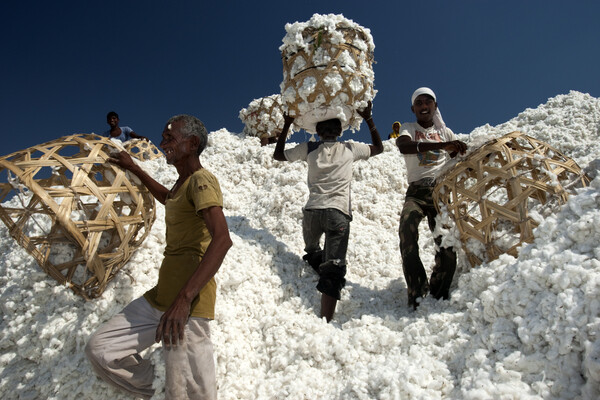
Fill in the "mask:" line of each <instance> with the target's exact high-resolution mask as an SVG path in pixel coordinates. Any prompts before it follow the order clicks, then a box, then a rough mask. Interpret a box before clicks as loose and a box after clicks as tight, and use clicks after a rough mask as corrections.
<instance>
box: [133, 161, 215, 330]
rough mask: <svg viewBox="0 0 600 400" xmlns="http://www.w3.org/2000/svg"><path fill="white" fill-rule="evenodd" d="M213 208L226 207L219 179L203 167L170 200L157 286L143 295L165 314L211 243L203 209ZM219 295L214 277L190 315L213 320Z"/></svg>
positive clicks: (200, 294) (203, 290)
mask: <svg viewBox="0 0 600 400" xmlns="http://www.w3.org/2000/svg"><path fill="white" fill-rule="evenodd" d="M212 206H217V207H223V194H222V193H221V187H220V186H219V181H218V180H217V178H216V177H215V176H214V175H213V174H212V173H210V172H209V171H207V170H206V169H204V168H202V169H200V170H198V171H196V172H194V174H193V175H192V176H190V177H189V178H188V179H186V181H185V182H184V183H183V185H181V187H180V188H179V190H178V191H177V193H175V194H174V195H169V197H168V198H167V201H166V203H165V224H166V226H167V233H166V241H167V245H166V247H165V252H164V256H165V258H164V259H163V262H162V264H161V266H160V271H159V275H158V283H157V284H156V286H155V287H154V288H152V289H150V290H149V291H148V292H146V293H145V294H144V297H145V298H146V300H148V302H149V303H150V304H151V305H152V306H153V307H154V308H156V309H158V310H160V311H166V310H167V309H168V308H169V306H170V305H171V303H172V302H173V300H174V299H175V297H176V296H177V294H178V293H179V291H180V290H181V288H182V287H183V285H184V284H185V283H186V282H187V281H188V280H189V278H190V277H191V276H192V274H193V273H194V271H195V270H196V268H197V267H198V263H199V262H200V260H202V257H203V256H204V253H205V252H206V249H207V248H208V245H209V244H210V241H211V240H212V237H211V235H210V232H209V231H208V228H207V227H206V222H205V221H204V218H203V217H202V210H203V209H206V208H208V207H212ZM216 293H217V283H216V281H215V279H214V277H213V278H212V279H211V280H210V281H209V282H208V283H207V284H206V286H204V288H202V290H200V293H199V294H198V296H197V298H196V299H194V301H193V302H192V308H191V313H190V315H191V316H192V317H201V318H209V319H214V317H215V299H216Z"/></svg>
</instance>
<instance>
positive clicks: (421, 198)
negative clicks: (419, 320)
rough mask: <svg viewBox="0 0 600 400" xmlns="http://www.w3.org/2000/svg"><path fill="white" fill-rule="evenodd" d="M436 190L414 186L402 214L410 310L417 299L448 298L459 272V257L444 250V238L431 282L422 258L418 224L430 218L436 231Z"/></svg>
mask: <svg viewBox="0 0 600 400" xmlns="http://www.w3.org/2000/svg"><path fill="white" fill-rule="evenodd" d="M432 194H433V186H430V185H420V184H419V183H411V184H410V185H409V186H408V190H407V191H406V198H405V201H404V207H403V208H402V214H401V215H400V229H399V232H398V233H399V235H400V253H401V254H402V269H403V270H404V278H405V279H406V286H407V289H408V304H409V306H413V307H414V308H416V307H417V303H416V299H417V298H418V297H424V296H425V295H426V294H427V293H428V292H430V293H431V295H432V296H434V297H435V298H436V299H440V298H444V299H448V298H449V296H450V295H449V291H450V284H451V283H452V278H453V276H454V271H455V270H456V253H455V252H454V250H453V249H452V247H448V248H442V247H440V244H441V243H442V237H441V236H439V237H436V238H435V239H434V240H435V244H436V245H437V249H438V250H437V252H436V254H435V266H434V267H433V270H432V272H431V279H430V280H429V282H428V281H427V274H426V273H425V268H424V267H423V263H422V262H421V257H420V256H419V224H420V223H421V221H422V220H423V218H424V217H427V222H428V224H429V229H430V230H431V231H432V232H433V230H434V229H435V216H436V215H437V211H436V209H435V206H434V205H433V197H432Z"/></svg>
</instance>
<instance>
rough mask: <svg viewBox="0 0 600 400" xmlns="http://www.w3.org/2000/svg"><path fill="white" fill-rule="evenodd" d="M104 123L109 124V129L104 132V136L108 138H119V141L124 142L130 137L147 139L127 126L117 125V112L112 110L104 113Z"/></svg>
mask: <svg viewBox="0 0 600 400" xmlns="http://www.w3.org/2000/svg"><path fill="white" fill-rule="evenodd" d="M106 123H107V124H108V126H110V129H109V130H107V131H106V132H104V136H106V137H108V138H112V139H119V140H120V141H121V142H126V141H128V140H130V139H144V140H148V138H147V137H145V136H141V135H138V134H137V133H135V132H134V131H133V129H131V128H130V127H128V126H119V114H117V113H116V112H114V111H110V112H109V113H108V114H106Z"/></svg>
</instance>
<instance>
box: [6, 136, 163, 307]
mask: <svg viewBox="0 0 600 400" xmlns="http://www.w3.org/2000/svg"><path fill="white" fill-rule="evenodd" d="M120 150H122V148H120V147H119V146H118V145H117V144H115V142H113V141H111V140H110V139H109V138H105V137H101V136H98V135H94V134H90V135H84V134H79V135H72V136H65V137H62V138H59V139H56V140H54V141H51V142H48V143H44V144H41V145H37V146H33V147H31V148H29V149H26V150H22V151H19V152H16V153H13V154H10V155H7V156H4V157H2V158H0V176H1V178H3V179H0V218H1V219H2V221H3V222H4V223H5V224H6V226H7V227H8V230H9V233H10V235H11V236H12V237H13V238H14V239H15V240H16V241H17V243H19V245H21V246H22V247H23V248H24V249H25V250H27V252H28V253H29V254H31V255H32V256H33V257H34V258H35V260H36V261H37V263H38V264H39V265H40V267H41V268H42V269H43V270H44V271H45V272H46V273H47V274H48V275H50V276H51V277H52V278H54V279H55V280H57V281H58V282H60V283H61V284H64V285H66V286H68V287H70V288H71V289H72V290H73V291H75V292H76V293H77V294H79V295H81V296H83V297H84V298H85V299H91V298H95V297H98V296H100V295H101V294H102V292H103V291H104V289H105V288H106V285H107V283H108V282H109V281H110V280H111V279H112V278H113V277H114V276H115V274H116V273H117V271H118V270H119V269H120V268H121V267H122V266H123V265H124V264H125V263H126V262H127V260H129V258H130V256H131V255H132V253H133V252H134V251H135V249H136V248H137V247H138V246H139V245H140V244H141V243H142V242H143V240H144V239H145V238H146V236H147V235H148V233H149V232H150V228H151V226H152V224H153V222H154V218H155V202H154V198H153V196H152V195H151V194H150V193H149V192H148V190H147V189H146V188H145V187H144V185H142V183H141V182H140V181H139V180H138V179H137V177H135V176H133V175H131V174H129V173H126V172H125V171H124V170H122V169H121V168H120V167H117V166H116V165H114V164H110V163H108V162H107V159H108V157H109V154H110V153H112V152H116V151H120ZM4 178H6V179H4Z"/></svg>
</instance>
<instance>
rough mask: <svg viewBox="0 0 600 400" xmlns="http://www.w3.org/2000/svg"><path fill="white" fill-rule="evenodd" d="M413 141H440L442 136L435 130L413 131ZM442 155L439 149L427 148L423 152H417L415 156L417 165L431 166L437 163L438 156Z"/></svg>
mask: <svg viewBox="0 0 600 400" xmlns="http://www.w3.org/2000/svg"><path fill="white" fill-rule="evenodd" d="M415 141H417V142H422V141H428V142H431V141H435V142H441V141H442V138H441V136H440V134H439V133H437V132H431V133H428V132H421V131H415ZM441 155H442V151H441V150H429V151H426V152H424V153H417V158H418V159H419V166H421V167H431V166H433V165H437V164H438V163H439V160H440V157H441Z"/></svg>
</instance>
